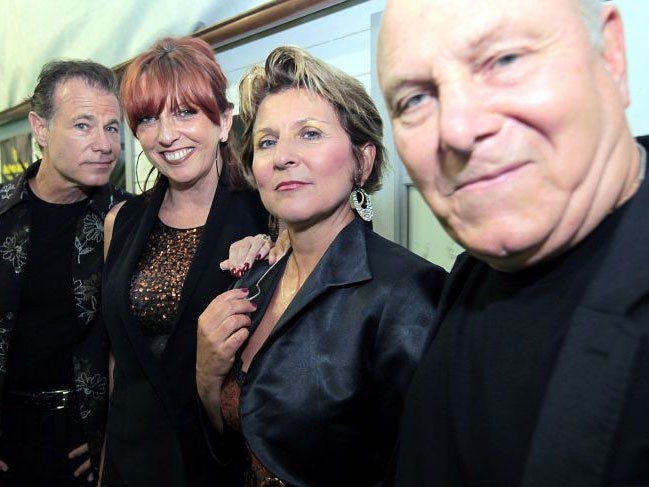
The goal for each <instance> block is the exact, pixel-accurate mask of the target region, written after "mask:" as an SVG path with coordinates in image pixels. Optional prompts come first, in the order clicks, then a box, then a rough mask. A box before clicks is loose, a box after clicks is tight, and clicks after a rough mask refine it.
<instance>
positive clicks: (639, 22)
mask: <svg viewBox="0 0 649 487" xmlns="http://www.w3.org/2000/svg"><path fill="white" fill-rule="evenodd" d="M613 3H615V4H616V5H617V6H618V8H619V9H620V12H621V13H622V20H623V21H624V27H625V32H626V47H627V59H628V63H629V87H630V89H631V106H630V107H629V108H628V110H627V115H628V117H629V122H630V124H631V130H632V131H633V133H634V134H635V135H647V134H649V62H647V59H648V56H647V48H649V36H647V29H648V28H649V0H615V1H614V2H613Z"/></svg>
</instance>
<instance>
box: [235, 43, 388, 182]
mask: <svg viewBox="0 0 649 487" xmlns="http://www.w3.org/2000/svg"><path fill="white" fill-rule="evenodd" d="M293 88H298V89H306V90H308V91H309V92H310V93H314V94H316V95H318V96H320V97H322V98H323V99H324V100H326V101H327V102H329V103H330V104H331V106H332V107H333V108H334V111H335V112H336V115H337V116H338V120H339V122H340V124H341V125H342V127H343V129H344V130H345V132H347V135H348V136H349V139H350V141H351V144H352V152H353V153H354V156H355V158H356V160H357V161H360V152H361V150H362V148H363V147H364V146H365V145H366V144H371V145H373V146H374V147H375V148H376V156H375V158H374V166H373V168H372V172H371V173H370V175H369V177H368V178H367V180H366V181H365V184H364V185H363V187H364V189H365V190H366V191H367V192H368V193H372V192H375V191H377V190H378V189H380V187H381V178H382V176H383V171H384V169H385V164H386V154H385V148H384V147H383V121H382V120H381V116H380V115H379V112H378V110H377V108H376V106H375V105H374V102H373V101H372V98H371V97H370V96H369V95H368V94H367V92H366V91H365V88H364V87H363V85H362V84H361V83H360V82H359V81H358V80H357V79H356V78H354V77H352V76H350V75H348V74H346V73H344V72H342V71H340V70H339V69H337V68H334V67H333V66H331V65H329V64H327V63H325V62H323V61H321V60H319V59H317V58H315V57H313V56H311V55H310V54H309V53H308V52H306V51H304V50H303V49H300V48H298V47H292V46H281V47H278V48H276V49H274V50H273V51H272V52H271V53H270V54H269V55H268V57H267V58H266V63H265V65H264V66H263V67H262V66H255V67H253V68H252V69H251V70H250V71H249V72H248V73H247V74H246V75H245V76H244V77H243V78H242V79H241V82H240V83H239V100H240V106H239V114H240V116H241V120H242V122H243V125H244V131H243V136H242V141H241V145H242V147H241V172H242V173H243V175H244V177H245V179H246V180H247V181H248V183H249V184H251V185H252V186H253V187H255V186H256V185H255V181H254V177H253V175H252V160H253V156H254V140H253V127H254V124H255V119H256V117H257V113H258V110H259V105H261V102H262V101H263V100H264V98H266V96H268V95H270V94H273V93H280V92H282V91H285V90H289V89H293Z"/></svg>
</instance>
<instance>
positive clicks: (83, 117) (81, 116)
mask: <svg viewBox="0 0 649 487" xmlns="http://www.w3.org/2000/svg"><path fill="white" fill-rule="evenodd" d="M74 120H75V121H76V120H90V121H94V120H95V116H94V115H89V114H87V113H81V114H79V115H77V116H76V117H74Z"/></svg>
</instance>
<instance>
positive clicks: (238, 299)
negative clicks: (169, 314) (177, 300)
mask: <svg viewBox="0 0 649 487" xmlns="http://www.w3.org/2000/svg"><path fill="white" fill-rule="evenodd" d="M247 296H248V290H247V289H231V290H230V291H226V292H224V293H223V294H220V295H218V296H217V297H216V298H214V300H213V301H212V302H211V303H210V304H209V305H208V307H207V308H206V309H205V311H203V313H202V314H201V315H200V316H199V318H198V330H197V345H196V347H197V348H196V386H197V388H198V394H199V396H200V398H201V401H202V402H203V405H204V406H205V409H206V410H207V413H208V415H209V416H210V419H211V420H212V422H213V423H214V425H215V426H216V427H217V428H218V429H219V430H222V428H223V420H222V418H221V386H222V384H223V381H224V379H225V377H226V375H227V374H228V372H230V369H231V368H232V364H233V363H234V357H235V354H236V352H237V350H239V348H240V347H241V345H243V343H244V342H245V341H246V339H247V338H248V334H249V331H248V327H249V326H250V317H249V316H248V313H252V312H253V311H255V309H257V305H255V304H254V303H252V302H250V301H248V300H247V299H246V298H247Z"/></svg>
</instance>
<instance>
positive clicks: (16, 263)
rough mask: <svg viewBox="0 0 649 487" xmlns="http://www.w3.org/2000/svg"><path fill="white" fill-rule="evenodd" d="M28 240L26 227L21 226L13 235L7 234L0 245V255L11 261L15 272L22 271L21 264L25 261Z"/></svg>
mask: <svg viewBox="0 0 649 487" xmlns="http://www.w3.org/2000/svg"><path fill="white" fill-rule="evenodd" d="M28 241H29V232H28V231H27V229H26V228H22V229H20V230H18V231H17V232H16V233H14V234H13V235H9V236H8V237H7V238H6V239H5V241H4V242H3V243H2V245H0V255H2V258H3V259H4V260H7V261H9V262H10V263H11V265H12V266H13V268H14V272H15V273H16V274H20V273H21V272H22V270H23V266H24V265H25V263H26V262H27V242H28Z"/></svg>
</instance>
